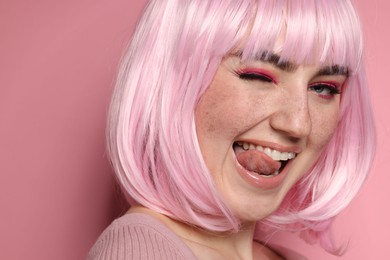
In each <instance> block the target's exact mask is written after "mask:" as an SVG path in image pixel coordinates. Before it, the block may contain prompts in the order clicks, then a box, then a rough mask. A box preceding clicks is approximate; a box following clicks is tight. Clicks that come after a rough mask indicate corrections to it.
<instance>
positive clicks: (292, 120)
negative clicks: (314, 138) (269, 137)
mask: <svg viewBox="0 0 390 260" xmlns="http://www.w3.org/2000/svg"><path fill="white" fill-rule="evenodd" d="M270 124H271V127H272V128H273V129H275V130H276V131H279V132H283V133H284V134H286V135H288V136H289V137H293V138H297V139H300V138H304V137H307V136H308V135H309V134H310V132H311V127H312V122H311V116H310V109H309V102H308V92H307V89H306V88H305V89H302V90H299V91H295V92H294V93H285V96H283V97H282V100H281V102H280V103H279V105H278V110H277V111H276V112H275V113H274V114H273V115H272V117H271V118H270Z"/></svg>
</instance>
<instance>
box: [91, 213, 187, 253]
mask: <svg viewBox="0 0 390 260" xmlns="http://www.w3.org/2000/svg"><path fill="white" fill-rule="evenodd" d="M97 259H99V260H103V259H104V260H109V259H194V255H193V254H192V252H191V251H190V249H189V248H188V247H187V246H186V245H185V244H184V242H183V241H182V240H181V239H180V238H179V237H178V236H177V235H176V234H174V233H173V232H172V231H171V230H169V229H168V228H167V227H166V226H165V225H164V224H162V223H161V222H159V221H158V220H156V219H155V218H153V217H151V216H149V215H147V214H143V213H130V214H126V215H124V216H123V217H121V218H119V219H117V220H115V221H114V222H113V223H112V224H111V225H110V226H109V227H108V228H107V229H106V230H104V232H103V233H102V234H101V235H100V237H99V238H98V240H97V241H96V243H95V244H94V246H93V247H92V249H91V250H90V252H89V255H88V260H97Z"/></svg>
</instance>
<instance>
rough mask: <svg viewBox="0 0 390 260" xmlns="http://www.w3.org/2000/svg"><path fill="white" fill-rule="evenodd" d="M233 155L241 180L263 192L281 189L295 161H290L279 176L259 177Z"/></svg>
mask: <svg viewBox="0 0 390 260" xmlns="http://www.w3.org/2000/svg"><path fill="white" fill-rule="evenodd" d="M233 154H234V159H235V168H236V170H237V172H238V173H239V175H240V176H241V178H242V179H244V180H245V181H246V182H247V183H249V184H250V185H251V186H254V187H256V188H260V189H263V190H271V189H275V188H277V187H279V186H280V185H281V184H282V183H283V181H284V179H285V177H286V175H287V172H288V171H289V169H290V165H291V162H292V161H293V160H294V159H291V160H289V162H288V163H287V165H286V166H285V167H284V169H283V170H282V171H281V172H280V173H279V174H278V175H276V176H272V177H264V176H261V175H259V174H258V173H256V172H251V171H248V170H246V169H245V168H244V167H242V166H241V164H240V163H239V162H238V160H237V158H236V156H235V153H234V151H233Z"/></svg>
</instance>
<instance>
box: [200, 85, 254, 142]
mask: <svg viewBox="0 0 390 260" xmlns="http://www.w3.org/2000/svg"><path fill="white" fill-rule="evenodd" d="M236 87H238V86H236ZM252 99H253V98H252ZM252 99H249V98H248V97H247V96H245V93H243V92H240V91H235V87H234V86H228V85H226V84H225V85H224V87H223V88H222V87H218V86H215V85H213V86H210V87H209V89H207V91H206V92H205V93H204V95H203V96H202V97H201V99H200V102H199V104H198V105H197V108H196V112H195V120H196V127H197V132H198V136H199V139H200V140H201V139H204V138H206V139H209V138H210V139H211V138H212V139H213V140H215V139H220V138H227V137H228V138H231V139H233V138H234V137H235V136H237V135H239V134H240V133H241V132H242V131H244V130H245V129H246V128H248V127H249V126H250V125H251V122H252V121H254V117H256V116H258V115H255V113H254V112H255V108H254V105H253V103H254V102H253V100H252Z"/></svg>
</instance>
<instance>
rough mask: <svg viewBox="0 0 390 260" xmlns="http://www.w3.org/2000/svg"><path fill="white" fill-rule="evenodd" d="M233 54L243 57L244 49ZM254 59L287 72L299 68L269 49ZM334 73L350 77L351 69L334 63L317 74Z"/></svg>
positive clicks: (330, 74) (331, 74) (328, 74)
mask: <svg viewBox="0 0 390 260" xmlns="http://www.w3.org/2000/svg"><path fill="white" fill-rule="evenodd" d="M233 55H234V56H237V57H239V58H242V51H239V52H237V53H234V54H233ZM254 59H255V60H259V61H262V62H266V63H270V64H271V65H273V66H275V67H277V68H278V69H280V70H284V71H287V72H293V71H294V70H296V69H297V68H298V65H297V64H295V63H293V62H291V61H283V60H282V59H281V57H280V55H278V54H276V53H273V52H269V51H265V52H263V53H262V54H261V55H258V56H255V58H254ZM334 75H341V76H346V77H348V75H349V70H348V68H347V67H344V66H340V65H332V66H325V67H322V68H321V69H320V70H319V71H318V73H317V74H316V76H334Z"/></svg>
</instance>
